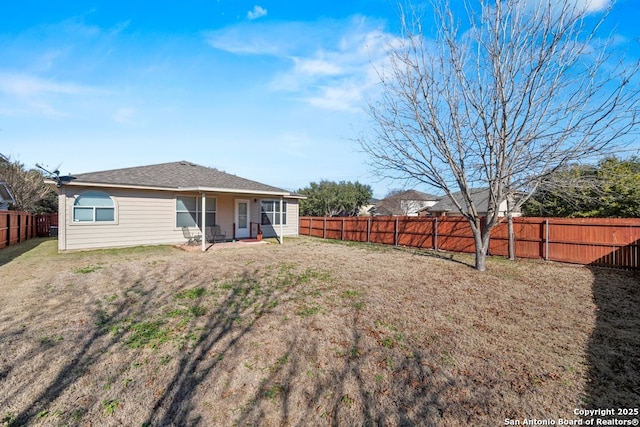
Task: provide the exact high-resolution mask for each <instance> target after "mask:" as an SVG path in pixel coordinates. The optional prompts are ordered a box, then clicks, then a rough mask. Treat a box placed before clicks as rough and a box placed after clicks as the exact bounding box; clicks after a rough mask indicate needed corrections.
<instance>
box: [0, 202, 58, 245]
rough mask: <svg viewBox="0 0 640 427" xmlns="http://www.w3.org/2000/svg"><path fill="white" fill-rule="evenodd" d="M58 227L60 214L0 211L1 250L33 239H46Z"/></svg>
mask: <svg viewBox="0 0 640 427" xmlns="http://www.w3.org/2000/svg"><path fill="white" fill-rule="evenodd" d="M57 225H58V214H57V213H54V214H32V213H29V212H20V211H0V249H2V248H5V247H7V246H11V245H15V244H17V243H20V242H22V241H25V240H27V239H31V238H33V237H46V236H49V235H50V234H51V229H52V227H57Z"/></svg>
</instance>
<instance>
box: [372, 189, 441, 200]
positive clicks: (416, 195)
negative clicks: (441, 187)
mask: <svg viewBox="0 0 640 427" xmlns="http://www.w3.org/2000/svg"><path fill="white" fill-rule="evenodd" d="M392 197H393V198H395V199H400V200H423V201H434V200H440V196H436V195H434V194H429V193H423V192H421V191H416V190H407V191H404V192H402V193H398V194H395V195H394V196H392ZM383 200H384V199H383Z"/></svg>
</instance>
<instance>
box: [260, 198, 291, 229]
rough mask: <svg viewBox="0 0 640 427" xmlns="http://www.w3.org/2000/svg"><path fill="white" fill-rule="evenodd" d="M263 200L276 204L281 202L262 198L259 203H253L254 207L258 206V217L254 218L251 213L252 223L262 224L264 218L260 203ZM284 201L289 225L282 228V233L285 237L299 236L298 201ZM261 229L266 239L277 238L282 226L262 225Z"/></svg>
mask: <svg viewBox="0 0 640 427" xmlns="http://www.w3.org/2000/svg"><path fill="white" fill-rule="evenodd" d="M262 200H275V201H276V202H278V201H279V199H270V198H267V197H262V198H261V199H258V203H252V207H253V205H257V206H256V210H257V213H256V215H255V216H254V213H253V212H251V217H252V221H254V222H257V223H258V224H260V223H261V220H262V216H261V212H260V206H261V204H260V202H261V201H262ZM283 201H285V202H287V223H286V224H284V225H283V226H282V233H283V234H284V236H297V235H298V223H299V220H298V200H297V199H286V198H285V199H284V200H283ZM260 228H261V229H262V234H263V235H264V237H276V236H278V235H279V234H280V225H273V226H271V225H260Z"/></svg>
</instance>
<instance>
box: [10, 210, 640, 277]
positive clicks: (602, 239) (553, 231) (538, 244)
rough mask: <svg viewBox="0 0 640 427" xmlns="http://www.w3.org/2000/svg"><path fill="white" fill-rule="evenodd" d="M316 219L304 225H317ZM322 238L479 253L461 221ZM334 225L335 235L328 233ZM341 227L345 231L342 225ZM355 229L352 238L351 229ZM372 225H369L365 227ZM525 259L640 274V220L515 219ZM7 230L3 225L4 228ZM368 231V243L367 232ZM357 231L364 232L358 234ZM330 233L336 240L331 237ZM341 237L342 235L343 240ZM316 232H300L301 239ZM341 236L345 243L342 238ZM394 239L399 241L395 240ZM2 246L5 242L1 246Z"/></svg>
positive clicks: (377, 225) (498, 238) (501, 247)
mask: <svg viewBox="0 0 640 427" xmlns="http://www.w3.org/2000/svg"><path fill="white" fill-rule="evenodd" d="M314 219H316V220H317V219H320V218H317V217H316V218H312V217H301V218H300V221H301V224H302V221H304V222H305V223H306V221H307V220H308V221H309V224H312V223H313V220H314ZM321 219H322V220H323V230H322V237H323V238H325V239H327V238H336V239H337V238H341V239H343V240H355V241H362V242H364V241H366V242H367V243H370V242H375V243H385V244H392V245H402V246H411V247H418V248H423V249H435V250H444V251H451V252H469V253H473V252H474V242H473V236H472V234H471V228H470V227H469V224H468V222H467V221H466V219H464V218H456V217H440V218H438V217H436V218H431V217H375V218H371V217H354V218H341V219H338V218H326V217H323V218H321ZM328 220H330V221H331V224H333V225H331V227H330V230H329V229H328V227H327V223H328ZM338 221H340V222H341V228H340V229H338V227H340V225H339V224H338ZM347 222H348V223H349V232H348V233H347V232H346V231H347V230H346V223H347ZM365 222H366V223H365ZM513 225H514V235H515V245H516V247H515V249H516V253H517V254H518V257H519V258H537V259H544V260H547V261H559V262H569V263H574V264H585V265H601V266H611V267H622V268H640V259H639V257H638V254H639V253H640V218H628V219H623V218H529V217H526V218H524V217H520V218H513ZM0 227H2V223H0ZM365 227H366V240H365V236H363V235H362V231H363V230H364V228H365ZM507 228H508V227H507V223H506V221H505V222H503V223H500V224H499V225H498V226H496V227H495V228H494V229H493V230H492V232H491V248H490V253H491V254H493V255H500V256H507V255H508V230H507ZM354 230H360V231H359V232H354ZM329 231H330V232H331V235H329V234H328V233H329ZM338 231H340V234H337V233H338ZM305 232H306V233H307V234H308V235H310V236H311V235H313V228H312V227H311V226H309V227H308V232H307V228H306V227H302V226H301V227H300V234H302V235H304V234H305ZM338 236H339V237H338ZM392 236H393V237H392ZM0 246H1V242H0Z"/></svg>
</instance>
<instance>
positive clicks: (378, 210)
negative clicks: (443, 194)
mask: <svg viewBox="0 0 640 427" xmlns="http://www.w3.org/2000/svg"><path fill="white" fill-rule="evenodd" d="M438 200H440V197H439V196H436V195H433V194H429V193H423V192H421V191H417V190H406V191H402V192H398V193H394V194H392V195H389V196H387V197H385V198H384V199H382V200H379V201H378V203H376V205H375V207H374V208H373V209H372V212H373V213H374V215H376V216H390V215H402V216H418V212H420V210H421V209H425V208H428V207H430V206H433V205H435V204H436V203H437V202H438Z"/></svg>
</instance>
